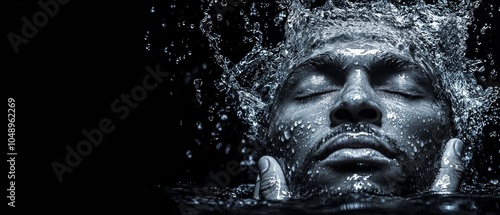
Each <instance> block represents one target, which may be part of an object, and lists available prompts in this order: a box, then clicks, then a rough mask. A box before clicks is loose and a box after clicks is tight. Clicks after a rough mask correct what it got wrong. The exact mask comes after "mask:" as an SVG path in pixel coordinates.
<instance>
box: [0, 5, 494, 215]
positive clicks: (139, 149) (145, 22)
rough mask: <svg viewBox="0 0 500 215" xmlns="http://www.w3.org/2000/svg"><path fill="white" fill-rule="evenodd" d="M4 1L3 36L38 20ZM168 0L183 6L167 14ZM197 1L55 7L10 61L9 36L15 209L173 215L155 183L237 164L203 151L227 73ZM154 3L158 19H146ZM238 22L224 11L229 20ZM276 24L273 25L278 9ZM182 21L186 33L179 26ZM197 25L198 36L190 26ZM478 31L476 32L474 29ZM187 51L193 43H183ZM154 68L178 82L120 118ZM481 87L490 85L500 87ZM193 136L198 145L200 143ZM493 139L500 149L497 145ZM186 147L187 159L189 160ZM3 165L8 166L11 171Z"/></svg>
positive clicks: (489, 45) (228, 126) (231, 128)
mask: <svg viewBox="0 0 500 215" xmlns="http://www.w3.org/2000/svg"><path fill="white" fill-rule="evenodd" d="M6 2H7V3H6V4H7V6H4V7H2V8H3V9H4V10H5V11H4V13H3V14H6V15H7V16H6V17H5V18H4V20H5V21H4V27H3V32H2V33H3V35H7V33H9V32H14V33H16V34H21V27H22V25H23V23H22V21H21V18H22V17H23V16H25V17H27V18H28V19H31V18H32V17H33V14H35V13H36V12H38V11H40V10H41V9H40V7H39V6H38V4H37V1H14V0H8V1H6ZM189 2H191V1H189ZM171 4H175V5H176V8H169V5H171ZM202 5H203V4H201V3H196V4H193V3H188V1H164V2H161V1H140V2H139V1H136V2H133V1H70V2H69V3H68V4H67V5H61V6H60V8H59V12H58V13H57V14H56V15H55V16H54V17H52V18H49V21H48V23H47V24H46V25H45V26H43V27H41V28H39V32H38V33H37V35H36V36H35V37H33V38H32V39H29V42H28V44H22V45H20V46H19V48H20V51H19V53H17V54H15V53H14V51H13V49H12V46H11V44H10V43H9V41H8V39H7V37H6V36H5V37H4V40H3V43H2V44H3V46H2V50H3V51H4V52H6V54H5V55H7V58H3V59H4V60H3V61H2V62H3V63H2V64H3V65H4V66H5V67H4V69H3V71H2V73H3V74H6V78H5V79H4V80H5V81H6V82H7V85H6V88H7V98H8V97H12V98H15V99H16V140H17V152H18V156H17V158H16V159H17V162H16V210H17V211H26V210H32V209H34V210H35V211H52V212H56V213H59V212H61V213H74V212H79V211H86V210H90V211H95V212H98V211H100V210H105V211H111V212H130V210H131V209H139V210H143V211H148V212H151V211H157V210H164V211H168V210H173V211H175V212H176V213H177V212H178V210H176V208H175V207H176V205H175V204H173V203H172V202H170V201H169V200H168V198H167V197H166V196H165V195H162V194H156V195H151V194H148V192H145V191H147V190H149V189H151V188H152V187H154V186H155V185H160V186H167V185H171V184H174V183H176V182H178V181H186V180H188V181H192V182H194V183H197V184H200V185H203V184H205V183H207V182H210V181H211V179H210V178H209V177H208V173H209V172H211V171H213V172H217V171H220V170H223V169H224V166H223V164H224V163H225V162H226V161H227V160H230V159H239V158H240V155H239V154H238V153H235V151H236V150H235V149H234V148H233V149H232V151H231V153H228V154H226V153H224V150H218V149H215V146H214V145H209V144H208V142H210V140H211V138H212V137H211V136H210V133H211V132H212V131H214V130H215V128H214V124H215V123H214V122H211V121H210V120H207V118H208V117H210V116H213V115H214V114H212V113H210V112H209V111H208V109H209V108H210V104H212V103H213V102H218V103H219V104H223V103H224V98H223V96H221V95H219V94H217V92H216V91H215V90H214V89H213V86H211V85H210V84H211V83H213V80H215V79H216V78H217V75H218V74H220V71H221V70H220V68H218V67H217V66H216V64H215V62H214V60H213V59H212V57H211V56H212V52H211V51H210V49H209V47H208V42H207V40H206V38H205V37H204V36H203V35H202V34H201V32H200V30H199V28H198V26H199V21H200V20H201V19H202V18H203V14H202V11H201V9H200V7H201V6H202ZM152 6H155V13H151V12H150V10H151V7H152ZM240 7H246V5H243V4H242V5H241V6H240ZM239 9H240V8H236V9H235V11H238V10H239ZM484 11H487V12H488V11H489V9H484ZM493 11H495V10H493ZM496 11H498V9H497V10H496ZM231 14H232V13H229V12H228V14H227V17H226V19H230V18H231V16H232V15H231ZM485 14H487V13H480V16H484V17H482V18H480V19H478V22H490V23H493V26H492V29H491V30H490V31H489V32H487V34H486V35H483V36H481V40H482V42H483V43H482V44H481V45H476V44H472V43H471V44H472V45H471V47H474V48H476V47H477V48H479V49H480V52H477V53H476V52H471V53H473V54H474V55H477V57H480V58H484V57H485V56H482V55H483V53H494V55H495V56H494V57H495V59H497V56H498V54H496V53H497V52H496V50H498V49H493V47H494V46H495V45H498V44H496V43H495V38H498V36H495V35H498V34H496V33H495V32H494V31H495V29H498V27H496V26H497V25H498V24H497V23H495V22H493V21H492V19H490V18H488V17H487V16H485ZM269 16H270V17H274V15H273V14H272V13H271V14H270V15H269ZM235 17H237V15H233V18H235ZM496 17H497V18H498V15H497V16H496ZM235 19H236V18H235ZM182 21H185V25H182V24H181V25H179V23H182ZM235 22H236V21H235ZM162 23H165V25H166V27H162V26H161V25H162ZM230 23H232V22H230ZM236 23H241V22H240V21H237V22H236ZM191 24H194V25H195V28H194V29H190V28H189V27H186V26H190V25H191ZM226 27H227V28H228V30H226V33H225V34H224V35H225V36H226V37H227V38H241V37H242V36H244V34H245V33H241V28H242V27H241V26H240V25H238V24H234V26H226ZM147 31H149V32H150V33H149V34H147V33H146V32H147ZM269 33H270V34H271V35H274V36H272V37H269V38H266V42H267V43H269V44H273V43H275V42H276V41H278V40H279V37H280V35H281V32H280V31H279V29H278V28H273V29H271V30H270V32H269ZM473 34H479V33H478V30H475V31H474V32H473ZM146 35H148V37H147V38H145V36H146ZM277 38H278V39H277ZM236 40H237V39H234V41H236ZM228 41H231V40H228ZM235 43H236V44H234V43H233V44H226V45H227V49H226V50H228V53H229V54H230V55H231V56H232V57H233V58H234V59H238V58H239V57H241V56H243V55H244V53H245V52H246V51H248V48H249V47H251V44H244V43H240V42H235ZM148 44H149V45H148ZM170 44H174V46H170V48H169V50H170V51H171V52H172V53H171V54H166V53H164V52H163V50H164V47H166V46H169V45H170ZM186 44H189V46H188V47H185V45H186ZM146 47H149V50H147V49H146ZM188 51H191V55H186V57H185V59H183V60H182V61H180V62H179V63H178V64H176V63H175V59H176V58H177V57H179V56H182V55H183V54H186V53H188ZM5 55H4V56H5ZM496 62H498V60H497V61H496ZM203 64H206V67H203V66H202V65H203ZM147 65H150V66H151V67H153V68H155V67H156V65H160V68H161V70H162V71H165V72H169V73H170V74H171V77H169V78H171V80H169V79H166V80H165V82H164V83H162V84H161V85H160V86H159V87H158V88H156V89H155V90H153V91H151V92H148V94H147V97H146V99H145V100H144V101H143V102H140V103H139V104H138V107H137V108H136V109H132V110H131V112H130V115H129V116H128V117H127V118H125V119H124V120H119V119H118V116H119V114H116V113H114V112H113V111H111V109H110V105H111V103H112V102H113V101H114V100H115V99H119V98H120V95H122V94H130V92H131V90H132V88H133V87H135V86H137V85H139V84H141V83H142V78H143V77H144V76H145V75H146V74H147V73H146V70H145V67H146V66H147ZM496 69H497V71H499V70H498V68H496ZM197 78H201V79H203V83H204V84H203V85H202V87H203V90H202V95H203V99H202V100H203V101H202V103H201V104H200V103H199V102H198V101H197V100H196V92H195V88H194V87H193V85H192V83H193V80H194V79H197ZM495 81H496V82H495ZM483 84H484V85H495V84H498V79H496V80H494V79H493V80H491V79H490V83H486V82H485V83H483ZM227 115H228V116H229V121H228V122H225V123H223V128H224V129H223V130H222V131H221V132H220V133H221V135H220V136H221V137H220V142H221V143H222V144H223V146H224V147H222V148H225V146H227V145H232V146H233V147H234V146H235V145H236V144H234V143H235V142H239V141H240V140H241V139H242V138H243V136H242V134H240V133H238V131H241V129H243V127H242V125H239V124H238V123H237V122H232V123H231V120H232V119H234V113H232V112H230V111H229V112H228V113H227ZM103 118H109V119H111V120H113V124H114V125H115V126H116V128H115V130H114V131H113V132H111V133H110V134H105V135H104V138H103V142H102V143H101V144H100V145H99V146H98V147H94V148H93V150H92V153H91V154H90V155H89V156H87V157H84V158H83V161H82V163H81V164H80V165H79V166H77V167H76V168H74V171H73V172H72V173H69V174H65V175H64V181H63V182H62V183H60V182H59V181H58V180H57V177H56V176H55V174H54V171H53V170H52V168H51V163H52V162H53V161H58V162H61V163H62V162H64V159H65V156H66V153H67V152H66V150H65V147H66V146H67V145H69V146H71V147H73V148H74V147H75V146H76V145H77V143H78V142H79V141H81V140H84V139H85V137H84V136H83V134H82V130H83V129H86V130H91V129H94V128H97V127H98V125H99V122H100V120H101V119H103ZM196 122H202V123H203V126H204V129H202V130H198V129H196ZM494 130H498V128H497V127H490V128H488V130H487V131H494ZM499 135H500V134H499ZM195 140H199V141H201V145H200V146H198V145H197V144H196V142H195ZM488 141H490V142H498V138H496V139H495V138H491V139H488ZM233 144H234V145H233ZM498 148H499V147H498V144H491V146H490V148H487V149H485V150H486V151H489V152H491V154H489V155H492V156H494V157H497V156H498V153H499V151H498ZM188 150H189V151H190V152H191V153H192V158H188V156H187V155H186V152H187V151H188ZM485 157H489V156H488V155H486V156H485ZM497 162H498V161H496V159H493V158H492V159H490V160H485V161H482V163H481V164H480V165H483V164H484V165H483V166H492V165H493V167H498V165H496V166H495V164H497ZM480 165H478V166H480ZM7 168H8V166H7V164H5V167H4V169H7ZM479 171H482V172H484V173H485V175H486V176H487V177H486V178H487V179H489V178H495V177H496V178H498V176H499V170H498V169H494V170H493V171H487V170H485V169H481V168H479ZM243 178H244V177H243ZM242 182H247V181H246V180H245V179H241V178H234V179H233V180H231V184H230V185H235V184H239V183H242ZM5 185H7V184H5ZM4 187H6V186H3V187H2V188H4ZM6 193H7V192H5V193H4V194H6ZM5 201H6V200H5ZM163 201H165V202H166V203H165V204H164V205H163V204H162V202H163ZM5 204H6V202H5Z"/></svg>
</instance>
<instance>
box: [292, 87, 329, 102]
mask: <svg viewBox="0 0 500 215" xmlns="http://www.w3.org/2000/svg"><path fill="white" fill-rule="evenodd" d="M335 91H338V90H335V89H326V90H321V91H314V90H309V89H308V90H305V91H301V92H298V93H297V94H296V95H295V97H294V99H295V100H307V99H312V98H315V97H318V96H322V95H324V94H328V93H331V92H335Z"/></svg>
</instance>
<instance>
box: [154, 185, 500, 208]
mask: <svg viewBox="0 0 500 215" xmlns="http://www.w3.org/2000/svg"><path fill="white" fill-rule="evenodd" d="M253 188H254V186H253V185H251V184H248V185H247V184H245V185H241V186H239V187H237V188H231V189H218V188H209V187H198V186H193V185H188V184H178V186H176V187H170V188H158V190H157V192H167V193H168V194H169V195H170V196H171V197H172V198H173V199H174V200H175V202H177V203H178V204H179V210H180V212H181V213H185V214H273V215H276V214H489V215H494V214H499V213H500V195H499V194H500V190H499V189H498V188H497V189H496V190H488V189H492V188H484V189H486V190H488V193H496V194H493V195H491V194H488V195H479V194H478V195H464V194H423V195H415V196H409V197H390V196H374V195H363V194H345V195H337V196H316V197H311V198H308V199H292V200H289V201H286V202H279V201H265V200H255V199H253V198H252V192H253ZM493 189H494V188H493Z"/></svg>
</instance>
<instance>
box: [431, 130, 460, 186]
mask: <svg viewBox="0 0 500 215" xmlns="http://www.w3.org/2000/svg"><path fill="white" fill-rule="evenodd" d="M463 147H464V143H463V142H462V141H461V140H459V139H456V138H453V139H450V140H449V141H448V142H447V143H446V146H445V149H444V153H443V157H442V158H441V168H440V169H439V172H438V174H437V177H436V179H435V180H434V183H433V184H432V187H431V191H434V192H444V193H446V192H456V191H458V187H459V185H460V182H461V180H462V173H463V171H464V166H463V162H462V151H463Z"/></svg>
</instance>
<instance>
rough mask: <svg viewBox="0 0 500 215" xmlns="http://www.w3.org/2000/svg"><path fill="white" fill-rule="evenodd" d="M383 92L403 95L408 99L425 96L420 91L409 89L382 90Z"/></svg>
mask: <svg viewBox="0 0 500 215" xmlns="http://www.w3.org/2000/svg"><path fill="white" fill-rule="evenodd" d="M381 92H384V93H388V94H391V95H395V96H399V97H403V98H406V99H421V98H424V97H425V95H424V94H422V93H419V92H414V91H407V90H381Z"/></svg>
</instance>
